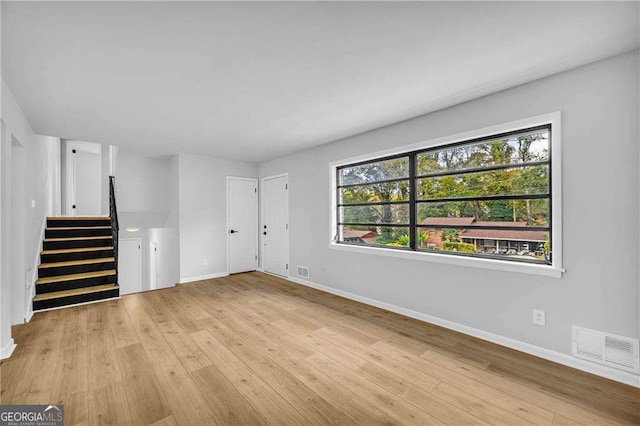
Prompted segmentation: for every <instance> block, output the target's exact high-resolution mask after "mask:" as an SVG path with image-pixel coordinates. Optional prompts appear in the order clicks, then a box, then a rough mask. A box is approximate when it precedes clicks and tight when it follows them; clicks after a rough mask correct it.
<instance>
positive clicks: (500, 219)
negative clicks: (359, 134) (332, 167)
mask: <svg viewBox="0 0 640 426" xmlns="http://www.w3.org/2000/svg"><path fill="white" fill-rule="evenodd" d="M551 134H552V133H551V125H550V124H549V125H544V126H537V127H532V128H527V129H522V130H518V131H514V132H509V133H502V134H496V135H492V136H489V137H483V138H480V139H472V140H465V141H461V142H456V143H453V144H447V145H441V146H438V147H434V148H428V149H423V150H418V151H411V152H406V153H402V154H398V155H394V156H390V157H385V158H378V159H374V160H370V161H366V162H359V163H353V164H347V165H341V166H339V167H337V168H336V179H337V182H336V191H337V193H336V199H337V205H336V208H337V212H336V214H337V221H336V223H337V229H336V232H337V237H336V242H337V243H339V244H347V245H359V246H374V247H386V248H394V249H398V250H407V251H424V252H437V253H443V254H450V255H455V256H471V257H488V258H499V259H501V260H509V261H516V262H528V263H539V264H547V265H550V264H551V263H552V255H553V247H552V246H551V242H552V239H551V233H552V223H551V219H552V215H551V208H552V203H551V200H552V198H551V197H552V191H551V189H552V185H551V161H552V158H551V143H552V141H551Z"/></svg>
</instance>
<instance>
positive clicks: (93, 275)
mask: <svg viewBox="0 0 640 426" xmlns="http://www.w3.org/2000/svg"><path fill="white" fill-rule="evenodd" d="M115 274H116V270H115V269H108V270H106V271H93V272H82V273H80V274H69V275H57V276H55V277H44V278H38V279H37V280H36V284H50V283H59V282H62V281H73V280H82V279H85V278H98V277H106V276H109V275H115Z"/></svg>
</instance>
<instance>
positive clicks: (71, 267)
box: [33, 216, 120, 312]
mask: <svg viewBox="0 0 640 426" xmlns="http://www.w3.org/2000/svg"><path fill="white" fill-rule="evenodd" d="M115 235H116V238H117V233H116V234H115ZM115 241H116V244H117V240H115ZM116 256H117V253H116V249H115V246H114V233H113V228H112V220H111V218H110V217H101V216H95V217H77V216H70V217H49V218H47V227H46V229H45V238H44V242H43V251H42V252H41V253H40V259H41V260H40V261H41V264H40V266H39V267H38V279H37V281H36V295H35V297H34V298H33V310H34V312H35V311H38V310H42V309H50V308H58V307H61V306H67V305H74V304H77V303H86V302H92V301H96V300H103V299H110V298H113V297H118V296H119V295H120V288H119V286H118V279H117V277H118V275H117V261H116Z"/></svg>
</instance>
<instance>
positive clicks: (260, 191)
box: [258, 172, 291, 278]
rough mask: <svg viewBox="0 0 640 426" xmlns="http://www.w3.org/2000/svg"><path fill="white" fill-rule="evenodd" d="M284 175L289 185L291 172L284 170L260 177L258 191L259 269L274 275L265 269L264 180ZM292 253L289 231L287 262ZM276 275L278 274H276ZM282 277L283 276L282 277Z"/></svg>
mask: <svg viewBox="0 0 640 426" xmlns="http://www.w3.org/2000/svg"><path fill="white" fill-rule="evenodd" d="M282 177H286V178H287V185H289V172H284V173H278V174H275V175H271V176H265V177H263V178H260V190H259V192H258V194H259V196H260V197H259V198H260V222H259V223H258V244H259V245H260V264H259V266H260V267H259V268H258V270H259V271H261V272H264V273H266V274H269V275H273V274H271V273H269V272H267V271H265V269H264V244H261V243H262V236H263V235H262V229H261V228H260V225H261V224H263V223H264V196H263V195H264V182H265V181H267V180H271V179H278V178H282ZM287 224H290V221H289V191H288V190H287ZM290 230H291V227H289V231H290ZM290 255H291V239H290V238H289V233H288V232H287V263H291V262H290V260H291V259H290ZM289 271H291V265H289ZM274 276H276V275H274ZM277 276H278V277H280V275H277ZM280 278H282V277H280Z"/></svg>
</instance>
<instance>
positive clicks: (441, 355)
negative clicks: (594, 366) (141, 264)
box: [1, 273, 640, 425]
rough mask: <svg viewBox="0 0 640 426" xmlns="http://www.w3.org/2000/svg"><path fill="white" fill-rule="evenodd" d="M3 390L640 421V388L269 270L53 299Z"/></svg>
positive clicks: (303, 419)
mask: <svg viewBox="0 0 640 426" xmlns="http://www.w3.org/2000/svg"><path fill="white" fill-rule="evenodd" d="M14 333H15V336H16V342H17V343H18V348H17V349H16V352H15V354H14V355H13V356H12V357H11V358H10V359H9V360H6V361H4V362H3V363H2V366H1V374H2V393H1V395H2V403H3V404H16V403H29V404H36V403H37V404H49V403H62V404H64V405H65V413H66V420H67V424H69V425H73V424H117V425H125V424H135V425H145V424H157V425H173V424H181V425H200V424H214V423H215V424H274V425H285V424H326V423H342V424H365V425H371V424H455V425H461V424H528V423H535V424H554V425H568V424H615V423H625V424H639V423H640V391H638V389H635V388H632V387H629V386H625V385H621V384H618V383H615V382H611V381H608V380H605V379H601V378H598V377H596V376H591V375H588V374H585V373H582V372H579V371H577V370H573V369H570V368H566V367H562V366H560V365H557V364H553V363H550V362H546V361H543V360H540V359H538V358H534V357H531V356H528V355H524V354H521V353H519V352H515V351H512V350H509V349H506V348H503V347H499V346H496V345H493V344H490V343H487V342H483V341H480V340H477V339H473V338H470V337H467V336H464V335H462V334H458V333H455V332H451V331H448V330H445V329H442V328H439V327H435V326H431V325H428V324H424V323H421V322H419V321H415V320H412V319H408V318H405V317H402V316H399V315H396V314H393V313H390V312H386V311H383V310H380V309H376V308H372V307H369V306H366V305H362V304H359V303H356V302H352V301H349V300H346V299H342V298H339V297H336V296H332V295H329V294H326V293H322V292H319V291H315V290H312V289H309V288H306V287H303V286H297V285H293V284H291V283H288V282H286V281H283V280H280V279H276V278H273V277H270V276H268V275H264V274H260V273H251V274H241V275H235V276H232V277H228V278H222V279H216V280H210V281H202V282H199V283H193V284H186V285H180V286H178V287H176V288H171V289H166V290H158V291H153V292H147V293H142V294H137V295H129V296H124V297H123V298H122V299H121V300H116V301H109V302H103V303H99V304H92V305H85V306H80V307H76V308H68V309H62V310H56V311H49V312H43V313H37V314H36V315H35V316H34V318H33V320H32V321H31V322H30V323H29V324H26V325H22V326H18V327H15V328H14Z"/></svg>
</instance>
